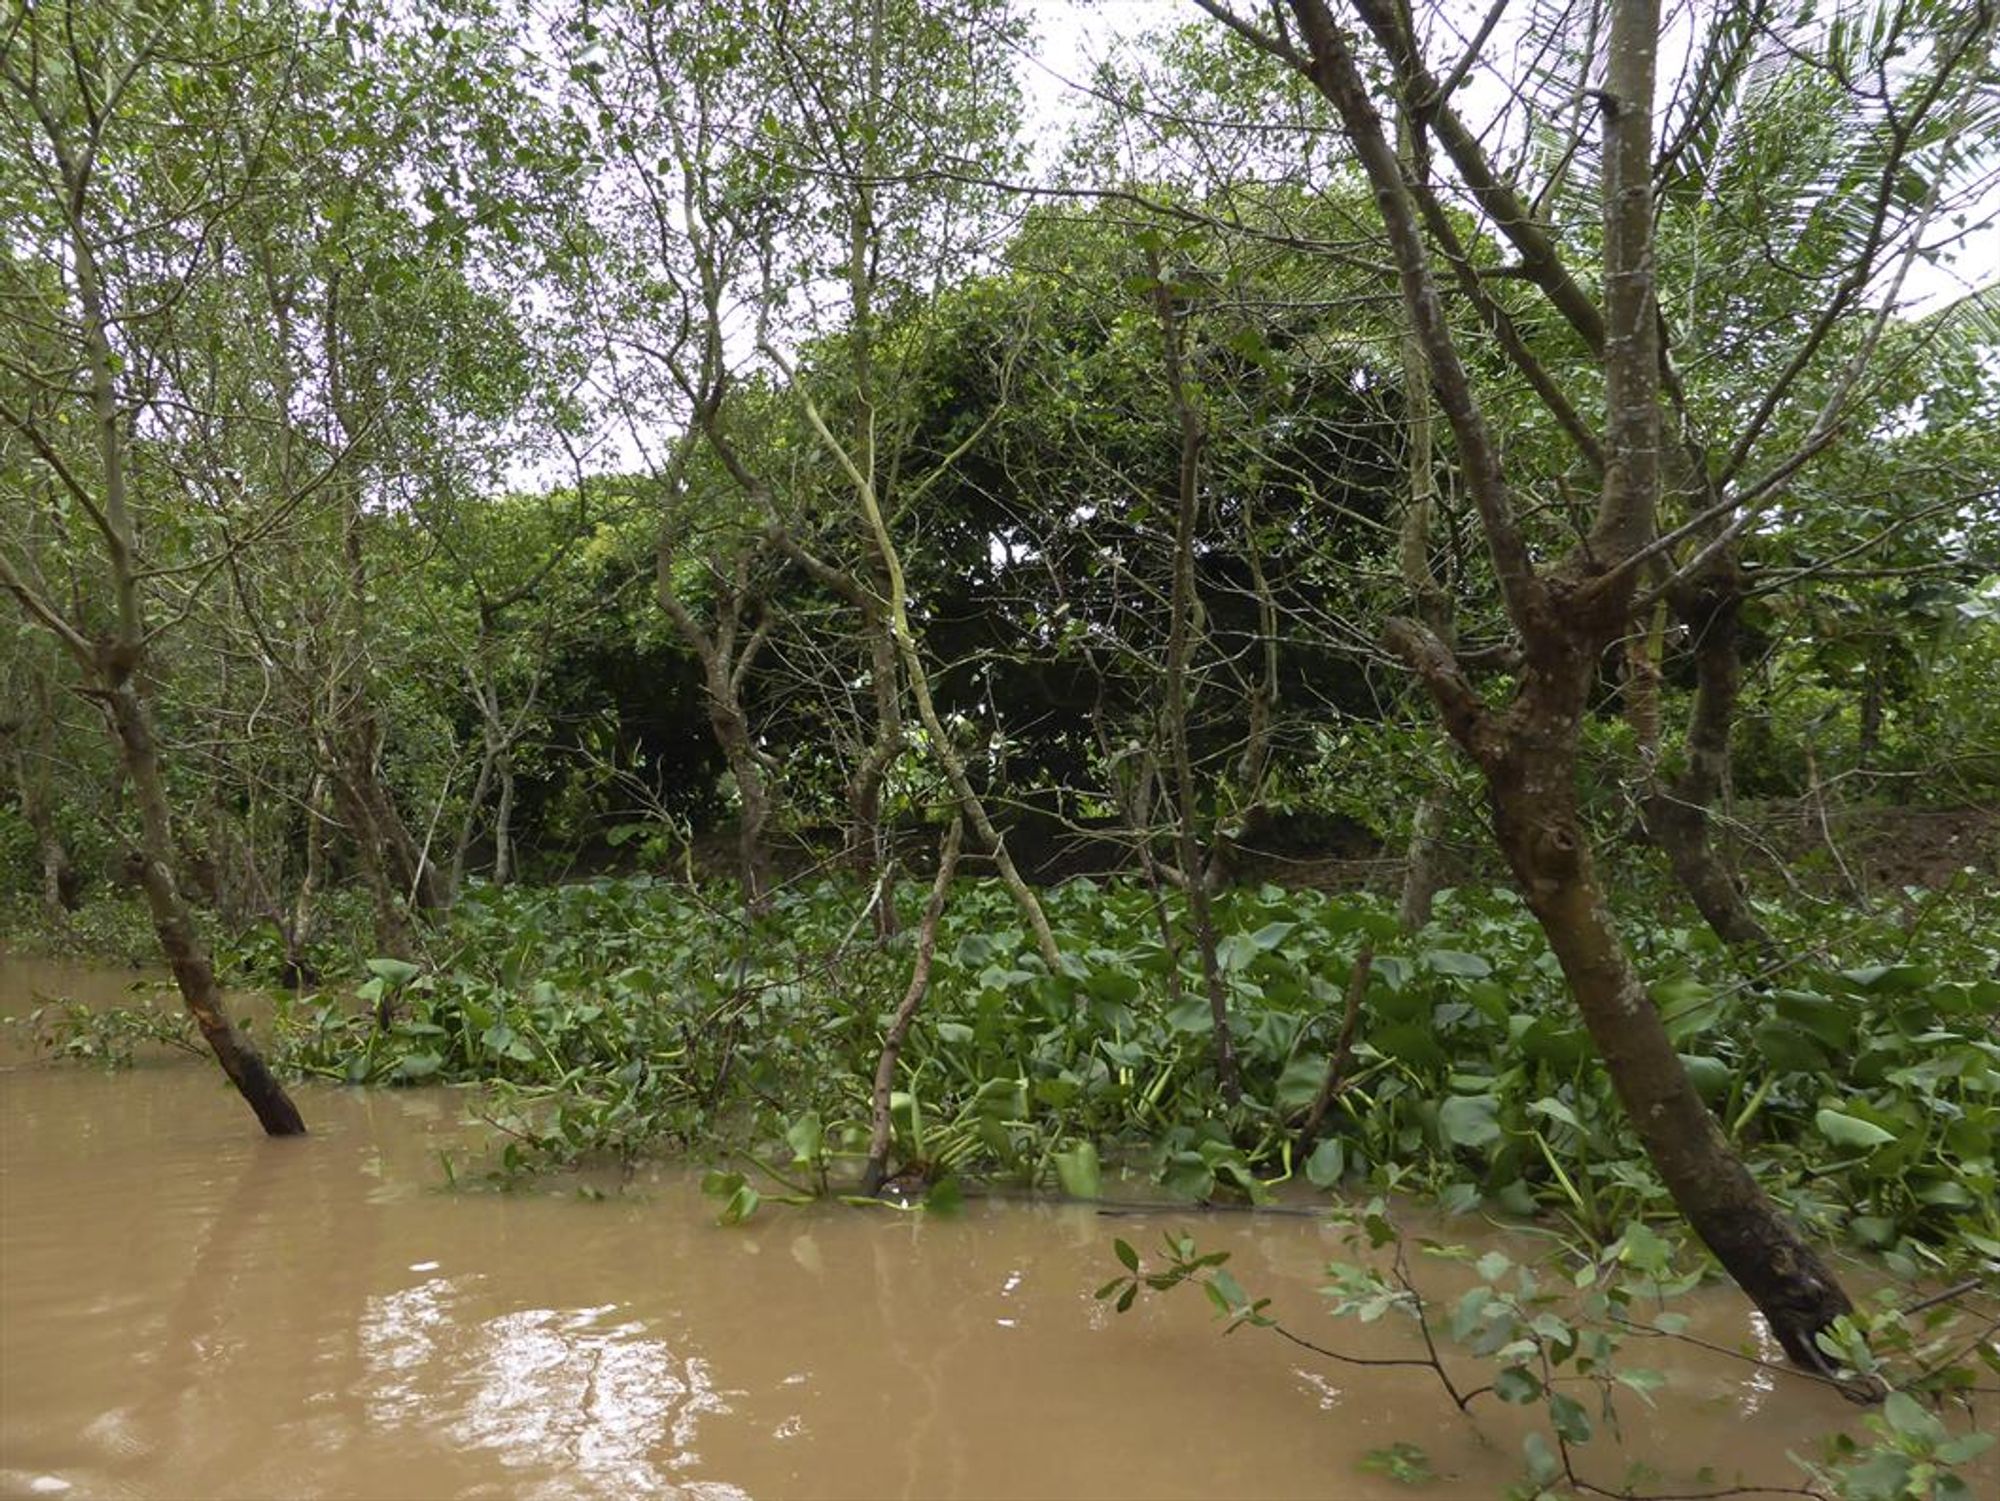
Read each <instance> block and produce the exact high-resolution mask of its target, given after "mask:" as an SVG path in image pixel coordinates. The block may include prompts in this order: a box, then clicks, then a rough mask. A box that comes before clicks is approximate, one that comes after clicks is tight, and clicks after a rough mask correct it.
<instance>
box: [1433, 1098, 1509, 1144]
mask: <svg viewBox="0 0 2000 1501" xmlns="http://www.w3.org/2000/svg"><path fill="white" fill-rule="evenodd" d="M1499 1117H1500V1101H1499V1100H1498V1099H1496V1098H1495V1097H1494V1096H1492V1095H1490V1094H1474V1095H1466V1094H1455V1095H1453V1096H1452V1097H1451V1098H1450V1099H1448V1100H1446V1101H1445V1102H1444V1103H1443V1104H1442V1105H1440V1106H1439V1107H1438V1129H1439V1130H1440V1131H1442V1132H1443V1133H1444V1135H1445V1139H1446V1140H1447V1141H1449V1142H1451V1143H1452V1144H1453V1145H1454V1146H1461V1147H1471V1148H1473V1149H1475V1150H1477V1149H1478V1148H1481V1147H1489V1146H1491V1145H1492V1144H1493V1143H1494V1142H1496V1141H1498V1140H1499V1139H1500V1119H1499Z"/></svg>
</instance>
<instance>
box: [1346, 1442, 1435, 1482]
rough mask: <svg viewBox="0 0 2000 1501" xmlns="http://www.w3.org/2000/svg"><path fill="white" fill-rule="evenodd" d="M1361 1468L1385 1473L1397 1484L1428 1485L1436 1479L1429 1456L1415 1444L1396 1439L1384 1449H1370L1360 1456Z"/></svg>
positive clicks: (1377, 1473)
mask: <svg viewBox="0 0 2000 1501" xmlns="http://www.w3.org/2000/svg"><path fill="white" fill-rule="evenodd" d="M1360 1463H1361V1468H1362V1469H1364V1470H1366V1471H1369V1472H1370V1473H1372V1474H1376V1475H1387V1476H1388V1477H1389V1478H1390V1479H1391V1480H1393V1481H1395V1482H1396V1483H1397V1484H1398V1485H1428V1484H1430V1483H1431V1482H1432V1481H1433V1480H1435V1479H1437V1472H1436V1471H1435V1470H1433V1469H1432V1468H1431V1461H1430V1456H1429V1455H1428V1454H1426V1453H1424V1451H1423V1450H1422V1449H1419V1448H1418V1447H1417V1446H1416V1445H1415V1444H1411V1443H1406V1442H1404V1441H1403V1440H1401V1439H1398V1440H1397V1441H1396V1442H1395V1443H1393V1444H1390V1445H1389V1446H1388V1447H1387V1448H1384V1449H1370V1450H1369V1451H1368V1452H1367V1453H1366V1454H1364V1455H1362V1456H1361V1461H1360Z"/></svg>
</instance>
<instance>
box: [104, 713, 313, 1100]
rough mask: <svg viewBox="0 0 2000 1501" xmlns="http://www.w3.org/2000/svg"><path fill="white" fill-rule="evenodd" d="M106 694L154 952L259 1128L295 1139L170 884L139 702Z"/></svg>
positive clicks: (277, 1092) (281, 1092) (166, 833)
mask: <svg viewBox="0 0 2000 1501" xmlns="http://www.w3.org/2000/svg"><path fill="white" fill-rule="evenodd" d="M106 696H107V697H108V698H109V700H110V703H111V714H112V722H113V724H114V726H115V728H116V730H117V734H118V748H119V751H120V753H121V755H122V757H123V759H124V763H125V774H126V776H127V778H128V779H129V780H130V782H131V784H132V794H133V801H134V802H135V803H136V804H137V805H138V809H139V820H140V828H141V831H142V844H141V848H142V851H143V853H144V857H145V858H144V870H143V872H142V874H141V877H140V880H141V884H142V885H143V886H144V888H145V892H146V905H147V908H148V909H149V910H150V912H151V913H152V918H153V931H154V933H155V934H156V935H157V936H158V938H159V940H160V948H161V949H162V951H163V952H165V954H166V956H167V962H168V963H169V964H170V965H171V966H172V967H173V972H174V980H175V983H176V984H178V985H179V987H180V992H181V1000H182V1002H183V1004H185V1005H186V1007H187V1011H188V1015H190V1016H192V1017H193V1018H194V1022H195V1025H196V1026H197V1027H198V1028H200V1030H201V1035H202V1036H203V1038H205V1039H206V1040H207V1042H208V1045H209V1047H210V1049H212V1050H213V1051H214V1053H215V1057H216V1061H217V1062H219V1063H220V1064H221V1065H222V1069H223V1072H224V1073H226V1074H228V1075H229V1079H230V1082H231V1083H233V1084H234V1085H235V1086H236V1089H237V1092H238V1093H239V1094H241V1095H242V1096H243V1098H244V1099H245V1100H246V1101H247V1102H248V1103H249V1106H250V1108H251V1109H252V1110H253V1111H255V1112H256V1115H257V1120H258V1123H259V1124H260V1125H262V1126H263V1128H264V1130H265V1132H266V1134H268V1135H271V1136H302V1135H304V1134H305V1129H306V1126H305V1121H304V1119H303V1118H302V1117H301V1116H300V1115H299V1111H298V1107H297V1106H296V1105H294V1104H293V1103H292V1100H291V1097H290V1096H289V1095H288V1094H286V1093H285V1089H284V1086H283V1085H281V1084H280V1083H279V1082H278V1081H277V1078H276V1077H275V1076H274V1075H273V1074H272V1073H271V1070H270V1068H269V1067H268V1066H267V1065H266V1064H265V1062H264V1059H263V1057H262V1055H261V1054H259V1053H258V1051H257V1050H256V1049H255V1048H254V1047H252V1046H251V1045H250V1043H249V1041H248V1039H246V1038H245V1037H244V1036H243V1034H242V1033H241V1032H239V1031H238V1030H237V1028H236V1024H235V1023H234V1022H232V1021H231V1020H230V1019H229V1013H228V1011H227V1010H226V1009H225V1008H224V1006H223V1001H222V991H221V988H220V987H219V986H218V985H217V984H216V983H215V966H214V965H213V964H212V963H211V962H210V960H209V957H208V951H207V949H206V948H205V947H204V946H203V944H202V942H201V938H200V936H199V935H198V934H197V933H196V931H195V927H194V920H193V917H192V915H191V914H190V913H189V911H188V907H187V903H186V902H185V901H184V900H183V899H182V897H181V894H180V889H179V887H177V886H176V885H175V883H174V873H173V865H172V860H173V848H174V844H173V832H172V824H171V815H170V814H169V811H168V804H167V790H166V785H165V783H164V782H163V781H162V780H161V777H160V763H159V756H158V754H157V752H156V751H155V750H154V748H153V734H152V726H151V724H150V723H149V722H148V718H147V714H146V708H145V704H144V703H143V702H142V701H141V699H140V697H139V694H138V690H137V689H136V688H134V687H133V685H132V683H131V681H130V680H129V679H128V680H126V681H124V682H120V683H117V684H116V685H115V686H113V687H112V688H111V689H109V690H108V692H107V695H106Z"/></svg>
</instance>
